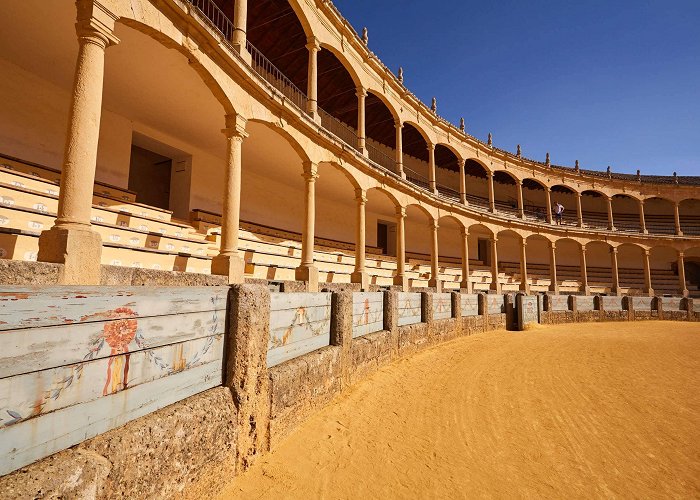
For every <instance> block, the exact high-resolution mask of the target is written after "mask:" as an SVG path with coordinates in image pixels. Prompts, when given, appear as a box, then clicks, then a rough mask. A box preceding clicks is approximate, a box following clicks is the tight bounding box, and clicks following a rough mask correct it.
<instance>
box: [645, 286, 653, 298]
mask: <svg viewBox="0 0 700 500" xmlns="http://www.w3.org/2000/svg"><path fill="white" fill-rule="evenodd" d="M644 295H646V296H647V297H653V296H654V289H653V288H648V289H646V290H644Z"/></svg>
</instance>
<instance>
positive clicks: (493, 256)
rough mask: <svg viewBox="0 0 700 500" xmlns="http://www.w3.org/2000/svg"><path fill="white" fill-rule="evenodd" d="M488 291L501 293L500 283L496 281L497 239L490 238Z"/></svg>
mask: <svg viewBox="0 0 700 500" xmlns="http://www.w3.org/2000/svg"><path fill="white" fill-rule="evenodd" d="M489 290H492V291H493V292H495V293H501V283H500V282H499V281H498V238H497V237H496V236H494V237H493V238H491V286H490V287H489Z"/></svg>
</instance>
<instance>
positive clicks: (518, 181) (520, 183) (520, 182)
mask: <svg viewBox="0 0 700 500" xmlns="http://www.w3.org/2000/svg"><path fill="white" fill-rule="evenodd" d="M515 184H516V185H518V186H522V185H523V181H522V180H521V179H515Z"/></svg>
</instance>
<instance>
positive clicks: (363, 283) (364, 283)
mask: <svg viewBox="0 0 700 500" xmlns="http://www.w3.org/2000/svg"><path fill="white" fill-rule="evenodd" d="M350 283H359V284H360V287H361V288H362V290H363V291H364V290H367V289H368V288H369V274H367V273H366V272H365V271H355V272H354V273H352V274H351V275H350Z"/></svg>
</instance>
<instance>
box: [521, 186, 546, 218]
mask: <svg viewBox="0 0 700 500" xmlns="http://www.w3.org/2000/svg"><path fill="white" fill-rule="evenodd" d="M547 189H548V188H547V186H545V185H544V184H543V183H541V182H540V181H538V180H535V179H524V180H523V208H524V212H525V217H526V218H528V219H531V220H535V221H538V222H547V220H548V219H547V210H549V203H548V197H547V192H546V190H547Z"/></svg>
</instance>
